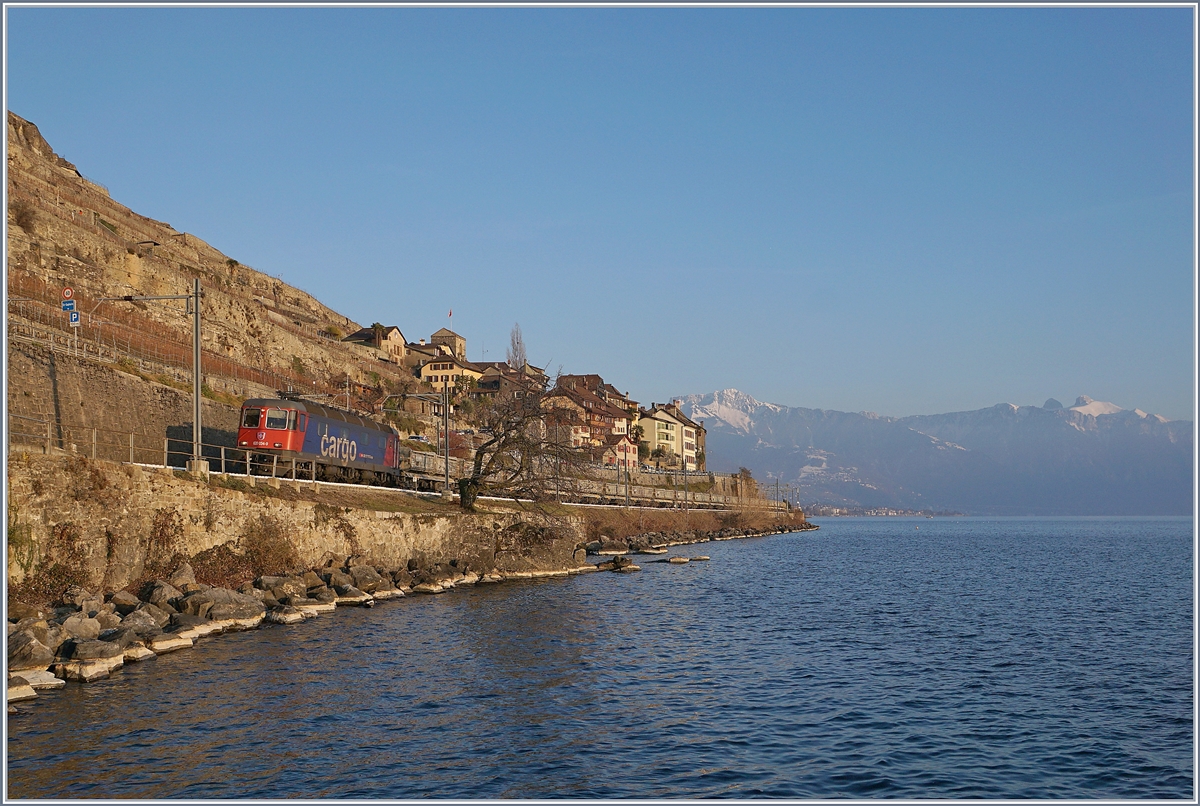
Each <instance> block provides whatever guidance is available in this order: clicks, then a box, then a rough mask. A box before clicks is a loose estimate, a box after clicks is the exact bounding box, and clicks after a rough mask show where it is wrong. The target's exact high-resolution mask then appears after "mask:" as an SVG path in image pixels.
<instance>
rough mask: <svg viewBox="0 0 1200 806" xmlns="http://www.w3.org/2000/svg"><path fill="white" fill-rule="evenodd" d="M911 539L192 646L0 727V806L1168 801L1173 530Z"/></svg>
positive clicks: (1122, 524) (883, 531) (522, 591)
mask: <svg viewBox="0 0 1200 806" xmlns="http://www.w3.org/2000/svg"><path fill="white" fill-rule="evenodd" d="M920 525H921V529H920V530H919V531H918V530H916V529H914V527H913V521H911V520H905V519H881V520H875V521H872V520H859V519H853V520H852V519H845V520H831V521H826V522H823V527H822V529H821V531H819V532H815V533H801V534H795V535H784V536H776V537H769V538H760V539H753V540H742V541H731V542H722V543H711V544H705V545H704V546H703V547H694V551H692V552H691V553H701V552H702V553H705V554H708V555H710V556H711V557H712V561H711V562H708V563H692V564H688V565H683V566H674V565H666V564H655V563H650V562H644V563H643V564H642V567H643V569H644V570H643V571H642V572H641V573H639V574H591V575H587V576H583V577H573V578H569V579H553V580H541V581H530V582H522V583H508V584H504V585H488V586H481V587H479V588H475V589H471V590H460V591H454V592H451V593H447V594H444V595H441V596H434V597H431V596H426V597H410V598H409V599H406V600H403V601H399V602H392V603H386V604H382V605H380V606H379V607H378V608H376V609H374V610H356V609H344V610H339V611H338V612H337V613H334V614H330V615H327V616H323V617H322V618H320V619H316V620H313V621H309V622H306V623H304V624H301V625H295V626H292V627H272V628H269V629H262V630H256V631H252V632H246V633H238V634H233V635H228V636H221V637H218V638H211V639H207V640H204V641H202V642H201V643H200V644H199V645H198V646H197V647H196V648H195V649H193V650H191V651H184V652H180V653H174V654H171V655H164V656H162V657H161V658H158V659H156V660H154V661H150V662H147V663H143V664H135V665H131V666H128V667H126V668H125V669H123V670H122V671H120V672H118V673H117V674H116V675H114V676H113V677H112V678H111V679H109V680H107V681H103V682H99V683H93V684H91V685H88V686H80V685H76V684H70V685H68V687H67V688H66V689H63V690H61V691H59V692H49V693H47V694H45V695H43V696H42V697H40V698H39V699H38V700H36V701H34V702H33V703H31V704H30V705H29V706H28V707H26V708H24V709H23V713H22V714H20V715H18V716H16V717H12V718H10V720H9V743H8V754H9V770H8V772H9V792H8V794H9V796H10V797H18V798H20V797H56V798H67V797H103V796H122V797H159V798H164V797H181V798H186V797H207V798H220V797H259V798H264V797H305V798H319V797H339V798H355V797H362V798H383V797H390V798H409V797H422V796H433V797H441V798H467V797H473V798H487V797H528V798H535V797H556V796H558V797H597V798H598V797H646V798H654V797H680V796H686V797H706V796H731V797H748V796H754V795H763V796H777V797H816V796H825V797H995V798H1013V797H1043V798H1063V797H1079V798H1100V797H1137V798H1142V797H1171V798H1179V797H1191V795H1192V762H1191V758H1192V742H1193V736H1192V722H1191V714H1192V690H1191V677H1192V666H1191V630H1192V622H1191V609H1192V604H1191V588H1192V581H1191V576H1190V568H1191V543H1192V535H1191V523H1190V521H1188V520H1185V519H1145V520H1136V519H1061V520H1032V519H1031V520H1022V519H1013V520H998V521H982V520H974V519H961V520H958V521H951V520H935V521H927V520H921V522H920ZM681 551H683V552H684V553H686V552H687V550H686V549H683V550H681Z"/></svg>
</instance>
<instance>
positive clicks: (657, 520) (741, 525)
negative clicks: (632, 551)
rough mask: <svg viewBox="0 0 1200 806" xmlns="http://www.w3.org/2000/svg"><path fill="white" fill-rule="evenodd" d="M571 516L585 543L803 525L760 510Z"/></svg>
mask: <svg viewBox="0 0 1200 806" xmlns="http://www.w3.org/2000/svg"><path fill="white" fill-rule="evenodd" d="M574 514H575V515H578V516H579V517H581V518H583V519H584V522H585V523H586V524H587V535H588V540H600V539H602V538H612V539H623V538H627V537H633V536H634V535H640V534H645V533H647V532H682V531H696V532H719V531H721V530H722V529H767V528H773V527H776V526H780V525H789V526H791V525H795V526H798V525H799V524H800V523H802V522H803V521H802V520H801V518H799V517H796V516H794V515H782V516H781V515H778V514H775V513H772V512H764V511H762V510H733V511H731V512H714V511H712V510H696V509H693V510H690V511H689V512H687V513H686V514H685V513H684V512H682V511H681V510H678V509H651V508H648V507H643V508H641V509H639V508H636V507H633V508H630V509H607V508H600V507H579V508H576V509H575V510H574Z"/></svg>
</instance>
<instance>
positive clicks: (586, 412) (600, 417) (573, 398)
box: [546, 383, 629, 447]
mask: <svg viewBox="0 0 1200 806" xmlns="http://www.w3.org/2000/svg"><path fill="white" fill-rule="evenodd" d="M546 405H547V406H548V407H554V408H565V409H569V410H570V411H572V412H573V413H574V415H575V416H574V417H573V420H572V421H573V423H574V425H573V426H572V433H571V444H572V445H574V446H576V447H579V446H584V445H591V446H596V447H598V446H601V445H603V444H605V441H606V439H607V438H608V437H609V436H612V435H618V436H619V435H626V434H628V433H629V416H628V414H627V413H626V412H625V410H624V409H620V408H617V407H616V406H613V405H611V404H609V403H607V402H605V401H604V400H603V399H601V398H600V397H598V396H597V395H595V394H593V393H592V392H590V391H588V389H587V388H585V387H583V386H582V385H563V384H561V383H560V384H559V386H557V387H555V388H554V389H553V390H552V391H551V392H550V394H549V395H547V397H546Z"/></svg>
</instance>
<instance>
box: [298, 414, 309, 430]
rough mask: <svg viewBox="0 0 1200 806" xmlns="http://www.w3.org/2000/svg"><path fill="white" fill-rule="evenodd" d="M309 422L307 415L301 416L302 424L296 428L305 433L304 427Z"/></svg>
mask: <svg viewBox="0 0 1200 806" xmlns="http://www.w3.org/2000/svg"><path fill="white" fill-rule="evenodd" d="M307 422H308V415H307V414H301V415H300V424H299V425H297V426H296V428H297V429H298V430H300V431H303V430H304V426H305V424H306V423H307Z"/></svg>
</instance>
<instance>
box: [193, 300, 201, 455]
mask: <svg viewBox="0 0 1200 806" xmlns="http://www.w3.org/2000/svg"><path fill="white" fill-rule="evenodd" d="M192 395H193V410H192V423H193V425H192V458H193V459H195V460H197V461H199V459H200V427H201V426H200V278H199V277H197V278H196V279H195V281H194V285H193V286H192Z"/></svg>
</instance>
